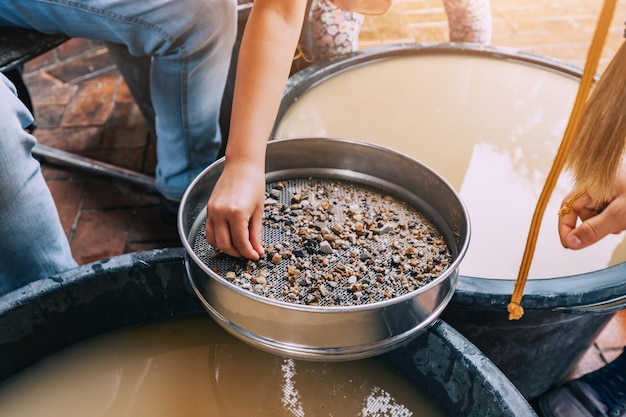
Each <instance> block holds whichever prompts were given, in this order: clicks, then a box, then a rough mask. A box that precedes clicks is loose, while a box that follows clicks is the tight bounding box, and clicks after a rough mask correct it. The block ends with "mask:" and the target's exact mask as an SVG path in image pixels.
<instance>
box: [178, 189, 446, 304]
mask: <svg viewBox="0 0 626 417" xmlns="http://www.w3.org/2000/svg"><path fill="white" fill-rule="evenodd" d="M202 213H203V214H204V213H205V212H204V211H203V212H202ZM204 215H205V216H206V214H204ZM196 224H198V225H199V227H198V229H197V230H196V231H195V232H194V231H192V235H191V236H193V239H192V241H191V242H190V243H191V245H192V247H193V251H194V253H195V254H196V255H197V256H198V257H199V259H200V260H201V261H202V262H203V263H204V264H205V265H206V266H207V267H208V268H209V269H211V270H212V271H213V272H215V273H216V274H217V275H218V276H219V277H221V278H222V279H224V280H226V281H228V282H230V283H231V284H233V285H236V286H238V287H240V288H242V289H244V290H249V291H251V292H253V293H255V294H258V295H260V296H264V297H268V298H271V299H275V300H279V301H284V302H289V303H297V304H305V305H319V306H351V305H360V304H370V303H375V302H380V301H384V300H388V299H390V298H394V297H397V296H400V295H403V294H407V293H410V292H412V291H414V290H416V289H418V288H420V287H422V286H423V285H425V284H427V283H428V282H431V281H432V280H433V279H435V278H436V277H438V276H439V275H441V274H442V273H443V272H444V271H445V270H446V269H447V268H448V266H449V265H450V264H451V262H452V256H451V255H450V251H449V249H448V246H447V244H446V242H445V239H444V238H443V236H442V234H441V233H440V232H439V231H438V230H437V228H436V227H435V226H434V225H433V223H432V222H430V221H429V220H428V219H427V218H426V217H425V216H424V215H423V214H422V213H421V212H420V211H419V210H417V209H416V208H414V207H412V206H411V205H409V204H407V203H406V202H404V201H403V200H401V199H399V198H397V197H395V196H392V195H390V194H389V193H387V192H384V191H382V190H379V189H377V188H374V187H371V186H368V185H363V184H359V183H356V182H352V181H347V180H338V179H327V178H295V179H289V180H281V181H276V182H272V183H268V184H267V188H266V200H265V210H264V216H263V232H262V238H263V242H264V245H265V255H264V256H263V257H262V258H261V259H260V260H259V261H256V262H253V261H248V260H245V259H238V258H233V257H230V256H228V255H225V254H223V253H221V252H219V251H218V250H216V249H215V248H213V247H212V246H210V245H209V244H208V243H207V242H206V239H205V236H204V229H205V225H206V218H205V219H203V220H202V221H197V222H196Z"/></svg>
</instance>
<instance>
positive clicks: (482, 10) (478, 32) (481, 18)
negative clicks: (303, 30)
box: [307, 0, 491, 61]
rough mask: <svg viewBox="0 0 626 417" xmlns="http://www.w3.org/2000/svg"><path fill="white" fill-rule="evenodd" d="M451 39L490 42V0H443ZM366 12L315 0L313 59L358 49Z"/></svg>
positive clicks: (311, 37)
mask: <svg viewBox="0 0 626 417" xmlns="http://www.w3.org/2000/svg"><path fill="white" fill-rule="evenodd" d="M443 5H444V8H445V10H446V14H447V16H448V26H449V36H450V41H451V42H475V43H482V44H489V43H490V42H491V5H490V3H489V0H443ZM363 18H364V16H363V15H362V14H359V13H353V12H346V11H344V10H342V9H340V8H338V7H337V6H335V5H334V4H333V3H331V2H330V0H312V2H311V7H310V10H309V14H308V16H307V25H308V26H307V27H308V30H309V34H308V36H309V40H308V43H309V45H308V49H309V50H310V51H309V54H310V55H311V57H310V58H311V59H312V60H313V61H319V60H324V59H328V58H332V57H334V56H336V55H342V54H346V53H350V52H353V51H356V50H357V49H358V44H359V31H360V29H361V25H362V24H363Z"/></svg>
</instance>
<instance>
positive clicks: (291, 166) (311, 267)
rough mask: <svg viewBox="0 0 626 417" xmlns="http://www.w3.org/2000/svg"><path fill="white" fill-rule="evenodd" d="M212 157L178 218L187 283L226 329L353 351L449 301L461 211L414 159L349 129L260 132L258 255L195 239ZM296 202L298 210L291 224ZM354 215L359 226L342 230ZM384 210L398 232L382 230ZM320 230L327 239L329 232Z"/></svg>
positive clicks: (300, 345) (387, 341)
mask: <svg viewBox="0 0 626 417" xmlns="http://www.w3.org/2000/svg"><path fill="white" fill-rule="evenodd" d="M222 168H223V160H220V161H218V162H216V163H215V164H213V165H211V166H210V167H208V168H207V169H206V170H205V171H204V172H203V173H201V174H200V175H199V176H198V178H196V180H195V181H194V182H193V183H192V184H191V186H190V187H189V189H188V190H187V192H186V193H185V196H184V197H183V199H182V202H181V210H180V213H179V219H178V221H179V225H178V226H179V232H180V235H181V240H182V242H183V246H184V247H185V251H186V257H185V264H186V268H187V274H188V278H189V282H190V283H191V286H192V288H193V289H194V291H195V293H196V294H197V296H198V298H199V299H200V301H201V302H202V304H203V306H204V307H205V309H206V311H207V312H208V313H209V314H210V315H211V316H212V317H213V318H214V319H215V320H216V321H217V322H218V323H219V324H220V325H221V326H222V327H223V328H225V329H226V330H227V331H229V332H230V333H231V334H233V335H234V336H236V337H238V338H240V339H241V340H243V341H245V342H248V343H250V344H251V345H253V346H256V347H258V348H261V349H264V350H267V351H270V352H272V353H277V354H281V355H284V356H290V357H295V358H299V359H309V360H325V361H328V360H346V359H356V358H363V357H368V356H373V355H376V354H380V353H383V352H385V351H388V350H391V349H393V348H394V347H396V346H398V345H399V344H401V343H403V342H406V341H408V340H409V339H411V338H413V337H414V336H416V335H417V334H418V333H419V331H420V329H422V328H424V327H425V326H426V325H428V324H429V323H431V322H432V321H433V320H435V319H436V318H437V316H438V315H439V313H440V312H441V310H442V309H443V308H444V307H445V306H446V305H447V303H448V302H449V300H450V298H451V296H452V294H453V291H454V288H455V286H456V281H457V279H458V264H459V263H460V261H461V259H462V257H463V255H464V254H465V252H466V249H467V245H468V241H469V219H468V215H467V211H466V209H465V207H464V205H463V203H462V202H461V201H460V198H459V197H458V195H457V194H456V192H455V191H454V190H453V189H452V188H451V187H450V186H449V185H448V184H447V183H446V182H445V180H443V179H442V178H441V177H440V176H438V175H437V174H436V173H434V172H433V171H432V170H430V169H429V168H427V167H425V166H424V165H422V164H420V163H419V162H417V161H416V160H414V159H412V158H409V157H407V156H405V155H403V154H400V153H397V152H395V151H391V150H389V149H386V148H383V147H380V146H377V145H371V144H366V143H362V142H357V141H351V140H341V139H327V138H323V139H318V138H300V139H284V140H275V141H271V142H269V144H268V147H267V159H266V181H267V184H268V185H267V187H268V196H269V198H268V200H267V201H266V205H265V206H266V213H265V216H264V222H265V224H264V227H263V241H264V243H265V245H266V251H267V255H266V257H264V259H263V260H261V261H259V262H250V261H247V260H243V259H236V258H232V257H229V256H226V255H223V254H222V255H221V254H219V252H216V251H215V249H214V248H212V247H211V246H210V245H208V244H207V243H206V241H205V239H204V224H205V222H206V210H205V206H206V202H207V200H208V198H209V196H210V193H211V190H212V188H213V186H214V184H215V182H216V181H217V178H219V175H220V173H221V170H222ZM303 190H304V192H303ZM302 194H305V197H302ZM294 196H299V197H298V198H295V197H294ZM294 201H296V202H298V201H305V202H307V204H306V210H304V209H302V207H300V206H299V205H298V204H297V203H294ZM324 202H325V204H323V203H324ZM324 205H325V206H326V207H327V208H328V207H332V212H331V214H329V213H325V210H322V208H320V207H323V206H324ZM294 210H295V211H298V210H300V211H301V213H306V214H300V217H302V218H303V219H304V220H303V223H302V224H300V225H296V226H295V227H294V225H293V219H294V217H298V214H294V213H293V212H292V211H294ZM286 211H288V212H290V213H285V212H286ZM360 211H361V212H360ZM311 213H317V214H311ZM355 213H356V214H355ZM376 213H384V214H382V215H380V217H377V216H378V215H377V214H376ZM287 214H288V215H287ZM361 221H363V222H368V223H369V233H368V234H362V235H361V236H357V235H355V234H354V233H352V234H350V233H348V234H347V235H343V234H342V230H347V229H351V227H348V226H347V225H350V224H351V222H352V223H354V222H356V223H358V222H361ZM386 221H393V222H394V223H395V224H401V225H403V226H402V227H401V228H400V230H402V232H397V231H396V232H393V233H391V232H389V230H388V227H387V224H386ZM352 229H354V227H352ZM324 233H326V234H329V235H333V236H334V237H335V238H336V239H335V238H332V239H331V238H330V237H326V239H328V240H329V241H330V243H328V241H326V240H325V239H324V238H322V235H323V234H324ZM302 235H306V237H305V238H302ZM310 235H313V236H310ZM346 236H351V237H346ZM296 240H300V244H299V245H295V244H294V241H296ZM342 240H343V241H342ZM322 242H326V245H325V246H324V248H321V247H320V246H321V245H322ZM444 248H445V250H443V249H444ZM294 252H296V253H294ZM297 252H299V253H297ZM307 252H308V253H307ZM365 252H366V253H365ZM276 256H278V258H276ZM355 259H356V260H355ZM307 265H308V268H307V267H303V266H307ZM316 265H317V266H316ZM340 266H343V268H340ZM292 270H296V273H293V274H290V271H292ZM301 272H304V273H301ZM333 273H334V274H335V275H334V277H333ZM357 276H358V282H357V279H356V278H357ZM296 279H299V280H301V281H302V282H301V285H300V283H298V282H295V283H294V281H295V280H296ZM331 283H334V285H331ZM357 284H358V285H357ZM293 288H297V289H298V290H297V291H295V292H293V291H292V290H293ZM290 289H291V290H290Z"/></svg>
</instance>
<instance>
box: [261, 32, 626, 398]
mask: <svg viewBox="0 0 626 417" xmlns="http://www.w3.org/2000/svg"><path fill="white" fill-rule="evenodd" d="M435 60H437V62H442V64H441V65H439V66H437V65H433V64H432V62H434V61H435ZM415 62H419V65H418V64H416V63H415ZM393 63H397V64H398V67H400V66H401V65H404V64H405V63H410V64H408V65H409V66H410V68H411V70H410V71H407V70H405V69H403V68H396V67H394V66H392V64H393ZM490 66H492V67H493V69H491V67H490ZM374 68H379V69H376V70H374ZM451 69H453V70H451ZM366 70H369V72H367V71H366ZM449 70H450V71H451V72H449V73H448V71H449ZM581 75H582V69H580V68H578V67H575V66H573V65H571V64H566V63H563V62H560V61H557V60H554V59H550V58H547V57H540V56H537V55H533V54H528V53H524V52H521V51H518V50H515V49H512V48H500V47H489V46H483V45H472V44H454V43H451V44H448V43H445V44H439V43H421V44H420V43H415V44H396V45H386V46H382V47H373V48H367V49H363V50H361V51H358V52H356V53H354V54H350V55H348V56H344V57H340V58H336V59H333V60H330V61H328V62H323V63H314V64H313V65H311V66H309V67H308V68H306V69H304V70H302V71H300V72H298V73H296V74H294V75H293V76H292V77H291V78H290V80H289V82H288V84H287V88H286V89H285V93H284V95H283V100H282V103H281V106H280V109H279V114H278V118H277V123H276V126H275V128H274V132H273V133H272V139H282V138H297V137H309V136H316V137H335V138H336V137H343V138H350V139H355V140H363V141H373V142H374V143H376V144H378V145H381V146H388V147H390V148H392V149H394V150H396V151H400V152H405V153H407V154H408V155H410V156H412V157H414V158H416V159H417V160H419V161H420V162H422V163H424V164H425V165H427V166H429V167H430V168H432V169H433V170H435V171H436V172H438V173H439V174H440V175H442V176H443V177H444V178H446V180H448V181H450V183H451V184H452V185H453V187H454V188H455V189H456V190H457V191H459V193H460V195H461V199H462V200H463V201H464V202H465V203H466V204H467V206H468V211H469V216H470V221H471V224H472V236H471V239H470V246H469V251H468V254H467V256H466V257H465V259H464V261H463V262H462V264H461V266H460V275H461V276H460V278H459V284H458V287H457V289H456V292H455V295H454V297H453V299H452V301H451V303H450V304H449V305H448V307H447V308H446V309H445V310H444V312H443V313H442V316H441V318H442V319H443V320H445V321H446V322H447V323H449V324H450V325H451V326H453V327H454V328H455V329H456V330H458V331H459V332H460V333H461V334H463V335H464V336H465V337H466V338H468V339H469V340H470V341H471V342H472V343H473V344H475V345H476V346H477V347H478V348H479V349H480V350H481V351H482V352H483V353H485V354H486V355H487V357H489V358H490V359H491V360H492V361H493V362H494V363H495V364H496V365H497V366H498V367H499V368H500V369H501V370H502V371H503V372H504V373H505V375H507V377H508V378H509V379H510V380H511V381H512V382H513V383H514V384H515V385H516V386H517V387H518V389H519V390H520V392H521V393H522V394H523V395H524V396H525V397H526V398H527V399H529V400H533V399H535V398H536V397H538V396H539V395H541V394H542V393H543V392H545V391H546V390H548V389H550V388H551V387H553V386H555V385H557V384H559V383H561V382H563V381H564V379H566V377H567V376H568V375H569V374H570V373H571V372H572V371H573V369H574V368H575V366H576V364H577V362H578V361H579V359H580V358H581V356H582V355H583V354H584V353H585V352H586V351H587V349H588V348H589V347H590V346H591V345H592V343H593V341H594V339H595V338H596V336H597V335H598V333H599V332H600V331H601V330H602V329H603V327H604V326H605V325H606V324H607V323H608V321H609V320H610V319H611V318H612V317H613V315H614V313H615V312H616V311H618V310H620V309H621V308H623V305H624V299H625V298H626V295H625V294H626V284H625V280H624V278H623V277H624V276H625V275H624V272H625V271H624V268H626V267H625V266H624V264H623V263H622V262H623V261H624V260H625V259H624V253H622V252H623V250H622V248H623V247H624V244H623V242H621V241H619V239H623V238H621V237H617V238H616V237H611V238H610V239H617V240H618V242H617V243H616V244H615V246H610V247H609V248H608V249H606V250H605V248H604V247H603V248H600V247H599V246H597V247H595V248H594V249H589V250H591V252H577V253H576V255H579V257H576V255H574V252H573V251H570V252H569V254H568V256H570V258H568V259H575V260H577V261H581V262H580V263H581V264H582V269H576V268H577V267H578V265H574V262H570V261H569V260H568V261H563V260H561V259H552V258H551V257H550V256H549V255H547V254H548V252H549V251H545V250H544V247H542V245H541V243H542V241H541V237H542V236H540V242H539V245H538V246H537V251H536V252H535V259H534V260H533V265H535V264H540V263H541V262H540V261H543V262H544V263H545V264H548V265H550V267H551V272H550V274H545V275H542V274H539V276H538V277H531V278H533V279H529V281H528V284H527V286H526V291H525V293H526V295H525V296H524V298H523V301H522V306H523V307H524V309H525V312H526V313H525V315H524V316H523V317H522V319H521V320H519V321H509V319H508V313H507V310H506V307H507V304H508V302H509V301H510V297H511V294H512V293H513V287H514V281H515V279H516V277H517V271H518V269H519V265H520V261H521V254H522V253H523V246H524V243H525V241H526V237H527V232H528V230H529V227H530V217H531V216H532V211H533V210H532V209H533V208H534V206H535V204H536V201H537V199H538V195H539V191H541V187H542V186H543V184H544V182H543V181H545V180H543V179H542V178H545V176H547V172H548V171H549V168H550V166H551V163H552V160H553V156H554V155H555V154H556V150H557V148H558V144H559V142H560V139H561V138H562V132H563V131H564V130H565V127H566V124H567V121H568V117H569V112H570V111H571V104H572V102H573V98H574V97H575V95H576V91H577V89H578V85H579V81H580V76H581ZM359 77H362V78H359ZM389 80H394V82H393V83H391V82H389ZM396 80H397V81H396ZM387 84H390V85H389V86H387ZM416 90H417V91H416ZM509 90H510V91H509ZM320 91H324V92H325V94H327V95H328V97H325V96H323V95H321V94H320V93H319V92H320ZM542 124H544V125H545V126H542ZM404 125H407V126H408V128H407V129H406V131H401V132H399V131H398V130H399V129H398V126H404ZM409 128H410V129H409ZM409 130H410V131H409ZM400 135H406V138H405V139H406V140H402V141H399V140H397V137H398V136H400ZM559 135H561V136H559ZM528 139H531V140H530V141H529V140H528ZM396 146H398V147H396ZM508 146H510V149H508V148H507V147H508ZM494 149H495V150H496V151H497V152H498V153H497V156H498V158H496V159H494V164H502V165H506V164H510V165H512V166H513V165H516V164H517V165H516V167H517V168H519V171H520V172H522V175H526V177H524V178H521V180H520V178H518V177H511V178H509V177H507V175H506V174H501V173H500V172H499V171H498V170H495V171H494V172H495V174H494V173H490V172H489V171H488V170H489V163H491V162H492V161H488V162H487V163H485V164H475V163H474V158H476V155H478V154H480V153H481V152H484V153H488V152H492V151H493V150H494ZM496 151H494V152H493V153H494V154H496ZM464 153H466V154H468V155H469V156H468V157H466V158H465V159H463V158H457V157H458V156H459V155H461V154H464ZM455 158H457V159H458V160H457V159H455ZM503 161H504V162H503ZM474 165H478V167H475V166H474ZM520 167H521V168H520ZM457 169H458V170H459V171H460V172H461V174H459V173H457V172H456V170H457ZM481 170H482V172H479V171H481ZM467 173H471V174H472V175H473V177H472V178H471V180H468V176H469V175H470V174H467ZM463 175H466V177H463ZM528 177H530V178H531V179H530V180H528ZM522 180H523V181H527V180H528V181H527V182H528V185H527V184H526V183H524V184H523V187H526V188H528V189H531V191H529V192H528V195H529V196H530V197H528V198H526V199H525V200H524V199H521V198H520V194H519V192H518V194H516V193H515V192H512V193H511V194H506V193H503V192H502V191H504V192H506V191H508V187H509V186H510V188H511V189H515V187H519V188H517V189H515V190H517V191H520V189H521V191H525V189H522V186H519V184H520V183H522ZM472 181H473V182H472ZM497 181H500V182H502V183H504V184H505V186H504V187H503V188H502V189H500V188H496V187H493V188H492V187H491V185H490V184H491V183H492V182H493V183H496V182H497ZM468 183H470V184H469V185H470V186H468ZM559 186H560V187H561V188H560V189H559V191H561V192H563V191H564V190H566V191H568V192H569V191H570V190H569V189H567V186H562V185H561V182H560V181H559ZM557 188H558V187H557ZM516 198H517V200H515V199H516ZM488 199H492V200H488ZM553 200H556V197H553ZM512 201H514V202H512ZM555 203H556V204H558V202H556V201H555ZM522 205H524V207H526V208H529V210H527V211H526V212H524V213H523V214H524V215H526V214H527V213H528V214H529V216H528V220H525V219H524V218H522V217H521V216H518V215H517V213H516V212H515V210H516V209H517V208H518V207H521V206H522ZM557 211H558V205H557V206H556V207H553V201H552V200H551V202H550V205H549V207H548V210H547V212H546V214H545V216H544V222H545V221H546V220H545V219H549V221H552V222H556V218H557V217H556V212H557ZM478 218H480V221H477V219H478ZM485 224H488V225H489V227H490V228H492V229H493V230H494V231H495V233H496V235H495V236H490V245H491V246H490V248H489V249H488V253H487V254H486V255H487V256H482V255H483V254H482V253H481V256H482V257H481V258H480V260H479V261H474V259H475V258H476V257H475V256H474V255H475V254H476V252H477V251H482V250H483V249H482V248H483V247H482V246H481V245H479V246H476V245H477V242H479V241H481V242H482V241H484V239H482V237H481V236H480V235H481V234H482V233H483V232H484V227H483V226H485ZM520 225H521V226H520ZM512 226H517V227H520V228H521V231H522V233H521V234H520V236H514V237H512V235H511V233H509V232H510V229H511V228H512ZM549 226H550V227H547V228H546V226H545V224H544V225H543V226H542V233H544V231H545V233H546V234H547V235H549V237H550V239H552V240H555V241H557V242H558V236H557V232H556V227H553V226H552V225H549ZM524 227H525V228H524ZM605 240H608V238H607V239H605ZM558 246H559V248H560V245H558ZM475 247H480V248H481V249H479V250H476V249H474V248H475ZM560 249H561V250H563V249H562V248H560ZM586 250H587V249H586ZM594 250H595V252H593V251H594ZM513 252H514V253H515V256H517V254H519V259H516V258H515V256H511V253H513ZM598 254H601V255H602V257H603V259H602V260H600V259H599V258H600V256H597V255H598ZM542 257H543V258H547V259H538V258H542ZM511 258H513V261H511ZM606 258H610V261H611V262H612V264H611V263H610V262H608V261H607V260H606ZM469 263H472V265H471V267H469V268H468V267H467V265H468V264H469ZM498 263H500V264H503V265H506V266H507V267H510V269H511V270H510V271H507V273H501V272H500V270H498V271H496V272H495V273H491V271H489V274H491V275H489V274H488V273H487V269H489V268H490V265H495V264H498ZM575 266H576V267H575ZM468 269H471V271H470V272H467V271H468ZM582 271H584V272H582ZM531 272H533V271H532V270H531ZM534 278H539V279H534Z"/></svg>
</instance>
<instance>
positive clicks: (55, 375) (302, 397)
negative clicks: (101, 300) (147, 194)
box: [0, 316, 443, 417]
mask: <svg viewBox="0 0 626 417" xmlns="http://www.w3.org/2000/svg"><path fill="white" fill-rule="evenodd" d="M390 415H393V416H400V417H403V416H420V417H442V416H443V414H442V413H441V412H440V411H439V410H438V409H437V408H436V407H435V406H434V405H433V404H432V403H431V402H430V401H429V400H428V399H427V398H425V396H423V395H422V394H421V393H420V392H419V391H416V389H415V387H414V386H413V385H411V383H410V382H408V381H407V380H405V379H404V378H403V377H402V376H400V375H398V374H396V373H395V372H394V371H393V370H391V369H389V368H387V367H385V366H383V365H382V364H381V363H379V362H378V361H376V360H375V359H367V360H359V361H350V362H333V363H320V362H302V361H296V360H291V359H285V358H281V357H278V356H275V355H271V354H269V353H265V352H261V351H259V350H257V349H255V348H253V347H250V346H248V345H246V344H244V343H243V342H240V341H238V340H236V339H234V338H233V337H232V336H230V335H229V334H227V333H226V332H225V331H223V330H222V329H221V328H219V327H218V326H217V325H216V324H215V323H214V322H213V321H212V320H210V319H209V318H208V317H204V316H203V317H197V318H188V319H179V320H172V321H168V322H163V323H156V324H150V325H143V326H141V327H136V328H132V329H124V330H119V331H115V332H112V333H109V334H105V335H102V336H99V337H97V338H94V339H92V340H89V341H87V342H83V343H81V344H79V345H76V346H74V347H71V348H68V349H66V350H64V351H62V352H60V353H58V354H55V355H52V356H50V357H48V358H46V359H45V360H43V361H42V362H40V363H38V364H37V365H35V366H33V367H31V368H30V369H28V370H26V371H23V372H22V373H20V374H19V375H18V376H16V377H14V378H13V379H11V380H8V381H6V382H5V383H3V384H2V385H0V416H11V417H86V416H89V417H161V416H162V417H175V416H180V417H183V416H184V417H201V416H202V417H207V416H211V417H218V416H245V417H250V416H272V417H280V416H307V417H308V416H315V417H320V416H350V417H352V416H363V417H365V416H367V417H374V416H390Z"/></svg>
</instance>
